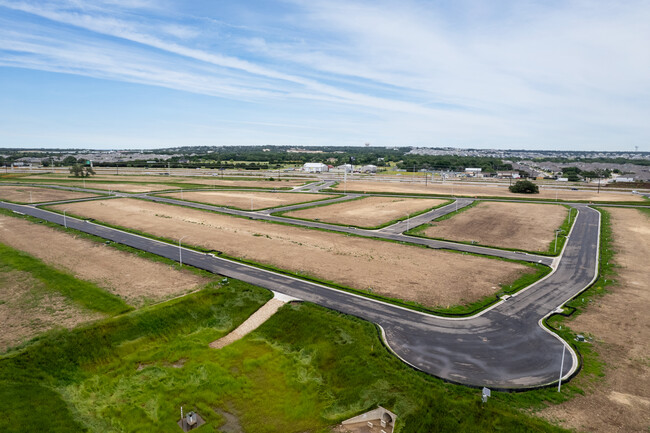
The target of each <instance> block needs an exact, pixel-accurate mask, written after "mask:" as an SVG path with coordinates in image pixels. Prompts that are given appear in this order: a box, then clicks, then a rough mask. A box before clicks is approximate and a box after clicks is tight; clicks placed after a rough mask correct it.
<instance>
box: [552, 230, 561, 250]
mask: <svg viewBox="0 0 650 433" xmlns="http://www.w3.org/2000/svg"><path fill="white" fill-rule="evenodd" d="M560 232H561V230H555V248H553V254H557V234H558V233H560Z"/></svg>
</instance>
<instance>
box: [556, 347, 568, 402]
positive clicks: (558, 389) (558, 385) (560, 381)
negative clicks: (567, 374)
mask: <svg viewBox="0 0 650 433" xmlns="http://www.w3.org/2000/svg"><path fill="white" fill-rule="evenodd" d="M565 350H566V345H565V344H564V343H562V362H561V363H560V380H559V381H558V383H557V392H560V389H562V370H563V368H564V351H565Z"/></svg>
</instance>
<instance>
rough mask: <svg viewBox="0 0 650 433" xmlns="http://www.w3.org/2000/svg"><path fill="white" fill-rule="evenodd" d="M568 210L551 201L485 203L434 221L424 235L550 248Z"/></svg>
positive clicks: (543, 248)
mask: <svg viewBox="0 0 650 433" xmlns="http://www.w3.org/2000/svg"><path fill="white" fill-rule="evenodd" d="M568 212H569V211H568V210H567V208H565V207H564V206H556V205H550V204H529V203H498V202H482V203H479V204H478V205H476V206H475V207H472V208H470V209H467V210H465V211H463V212H461V213H459V214H457V215H454V216H453V217H451V218H449V219H446V220H442V221H435V222H432V223H431V227H429V228H427V229H426V230H425V231H424V234H425V236H428V237H431V238H443V239H448V240H453V241H463V242H471V241H476V242H478V243H479V244H481V245H490V246H495V247H502V248H517V249H522V250H528V251H546V250H547V249H548V246H549V245H550V244H551V242H552V241H553V240H554V239H555V230H556V229H557V228H558V227H560V226H561V225H562V223H563V222H564V219H565V218H566V217H567V215H568ZM573 212H574V213H575V211H573Z"/></svg>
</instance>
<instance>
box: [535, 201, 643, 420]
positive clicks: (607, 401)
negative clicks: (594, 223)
mask: <svg viewBox="0 0 650 433" xmlns="http://www.w3.org/2000/svg"><path fill="white" fill-rule="evenodd" d="M608 212H610V214H611V216H612V218H611V222H612V230H613V235H614V248H615V251H616V255H615V256H614V260H615V261H616V263H617V264H618V265H619V266H620V268H618V277H617V283H616V285H615V286H610V292H611V293H609V294H607V295H605V296H604V297H602V298H598V299H594V302H593V303H592V304H590V306H589V308H588V309H587V310H586V311H585V312H584V313H583V314H581V315H579V316H578V317H576V318H575V320H573V321H572V322H571V323H570V327H571V329H572V330H574V331H575V332H578V333H587V334H588V335H592V336H593V338H594V346H595V349H596V351H597V352H598V353H599V359H600V360H601V361H603V362H604V363H605V364H606V365H605V377H604V379H603V380H601V381H598V382H597V383H596V384H594V383H586V382H588V380H587V379H584V378H582V377H581V376H578V378H577V379H575V380H581V379H582V380H583V381H582V383H583V384H585V386H586V387H587V388H588V392H587V393H586V394H585V395H584V396H576V397H575V398H574V399H572V400H570V401H568V402H566V403H563V404H560V405H558V406H553V407H549V408H547V409H544V410H543V411H542V412H541V415H542V416H543V417H545V418H547V419H550V420H556V421H559V422H560V424H562V425H563V426H565V427H568V428H576V429H578V430H581V431H589V432H602V433H611V432H621V433H623V432H647V431H648V428H649V427H650V345H649V344H648V342H649V341H650V318H649V316H648V310H650V290H648V281H650V267H648V257H650V216H648V215H647V214H642V213H641V212H640V211H638V210H636V209H608Z"/></svg>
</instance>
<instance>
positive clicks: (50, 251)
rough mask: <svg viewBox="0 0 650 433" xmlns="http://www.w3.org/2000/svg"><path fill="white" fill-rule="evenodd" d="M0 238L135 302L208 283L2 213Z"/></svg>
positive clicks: (153, 299)
mask: <svg viewBox="0 0 650 433" xmlns="http://www.w3.org/2000/svg"><path fill="white" fill-rule="evenodd" d="M66 206H67V205H66ZM0 242H2V243H4V244H6V245H9V246H11V247H12V248H15V249H18V250H22V251H25V252H27V253H29V254H31V255H33V256H34V257H37V258H39V259H41V260H42V261H43V262H45V263H46V264H48V265H50V266H53V267H55V268H58V269H62V270H64V271H66V272H69V273H71V274H72V275H74V276H75V277H77V278H79V279H82V280H87V281H91V282H93V283H95V284H97V285H98V286H100V287H102V288H104V289H106V290H107V291H109V292H111V293H115V294H117V295H119V296H121V297H122V298H123V299H125V301H126V302H127V303H128V304H131V305H134V306H141V305H143V304H147V303H152V302H158V301H161V300H164V299H168V298H171V297H174V296H178V295H181V294H184V293H187V292H190V291H192V290H194V289H195V288H196V287H197V286H199V285H201V284H205V283H207V281H208V279H206V278H202V277H200V276H198V275H196V274H194V273H192V272H189V271H178V270H175V269H172V268H170V267H169V266H167V265H164V264H162V263H156V262H152V261H150V260H147V259H143V258H139V257H136V256H134V255H133V254H130V253H127V252H123V251H118V250H116V249H114V248H111V247H108V246H106V245H104V244H98V243H96V242H93V241H90V240H87V239H82V238H77V237H75V236H74V235H71V234H68V233H64V232H61V231H59V230H56V229H53V228H50V227H47V226H43V225H40V224H35V223H31V222H28V221H25V220H22V219H19V218H13V217H9V216H0ZM44 246H46V247H44Z"/></svg>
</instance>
